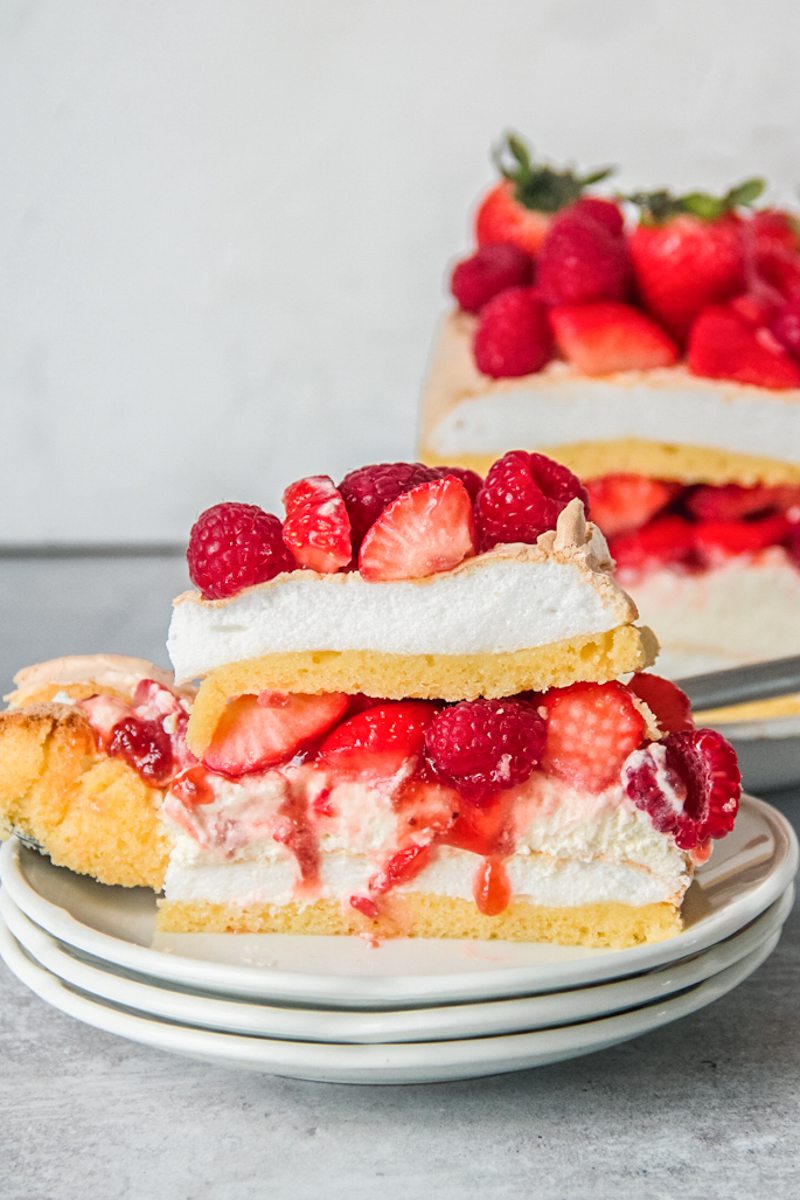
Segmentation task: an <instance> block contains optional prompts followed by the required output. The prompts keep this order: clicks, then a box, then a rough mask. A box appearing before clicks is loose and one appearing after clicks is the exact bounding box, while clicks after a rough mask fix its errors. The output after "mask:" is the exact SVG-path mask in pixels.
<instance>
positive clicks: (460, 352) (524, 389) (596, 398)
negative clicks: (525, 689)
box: [424, 315, 800, 636]
mask: <svg viewBox="0 0 800 1200" xmlns="http://www.w3.org/2000/svg"><path fill="white" fill-rule="evenodd" d="M472 328H473V326H472V322H471V321H470V320H465V319H464V318H463V316H453V315H451V316H449V317H447V318H445V320H444V322H443V324H442V327H441V329H440V331H439V335H438V339H437V345H436V348H435V350H434V356H433V364H432V369H431V374H430V378H429V382H428V389H427V394H426V398H425V404H426V408H427V410H428V425H427V429H426V431H425V434H424V437H425V443H426V448H427V450H428V452H429V453H431V454H434V455H437V456H441V459H442V461H446V460H447V459H448V458H456V457H457V456H458V455H460V454H478V455H488V454H492V453H498V454H500V453H503V451H505V450H507V449H508V447H509V446H526V447H531V448H532V447H536V446H542V447H552V446H558V445H562V444H569V443H572V442H582V441H586V440H588V439H590V438H592V437H597V436H601V437H602V439H603V440H604V441H616V440H618V439H620V440H621V439H627V438H642V439H646V440H650V441H656V442H668V443H669V442H675V441H683V442H687V443H690V444H691V445H694V446H707V447H710V448H715V449H718V450H727V451H730V452H733V453H737V454H747V455H761V456H764V457H767V458H775V459H779V460H781V461H784V462H790V463H797V464H800V390H797V389H790V390H786V391H783V390H780V391H779V390H775V389H768V388H759V387H755V386H752V385H749V384H741V383H735V382H733V381H731V380H724V379H703V378H700V377H699V376H696V375H692V374H691V372H690V371H689V370H688V369H687V368H686V367H685V366H683V365H680V364H679V365H677V366H674V367H668V368H660V369H656V370H651V371H621V372H618V373H616V374H614V375H607V376H596V377H592V376H587V375H583V374H581V373H580V372H579V371H578V370H577V369H576V368H574V367H572V366H570V365H569V364H567V363H561V362H554V363H551V364H549V366H547V367H546V368H545V369H544V370H543V371H540V372H539V373H538V374H536V375H527V376H524V377H523V378H519V379H500V380H493V379H488V378H487V377H486V376H484V375H481V373H480V372H479V371H478V370H477V368H476V367H475V365H474V362H473V359H472V350H471V339H472ZM681 431H683V432H682V433H681ZM660 632H661V631H660V630H659V636H660Z"/></svg>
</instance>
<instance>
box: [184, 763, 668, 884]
mask: <svg viewBox="0 0 800 1200" xmlns="http://www.w3.org/2000/svg"><path fill="white" fill-rule="evenodd" d="M401 777H402V772H401V773H400V776H398V777H396V778H395V779H394V780H392V781H389V782H388V783H387V782H386V781H384V782H383V783H380V784H379V783H375V784H369V783H366V782H363V781H356V780H342V781H338V782H337V781H336V780H335V779H331V777H330V776H329V775H328V774H327V773H326V772H324V771H320V770H318V769H316V768H313V767H308V766H299V767H295V768H286V769H284V770H283V771H268V772H265V773H264V774H263V775H254V776H250V777H247V778H245V779H243V780H241V781H239V782H232V781H226V780H221V779H219V778H215V777H210V782H211V786H212V789H213V792H214V797H215V798H214V802H213V804H208V805H200V806H197V807H195V808H193V809H188V810H187V809H186V808H184V807H183V805H181V804H180V802H179V801H178V800H177V799H176V798H175V797H174V796H171V795H170V796H169V797H168V798H167V801H166V803H165V806H164V810H163V811H164V816H165V818H166V820H167V822H168V824H169V827H170V831H171V833H172V835H173V849H172V854H171V857H170V863H169V867H168V870H167V876H166V882H165V894H166V897H167V899H168V900H207V901H210V902H215V903H237V904H247V903H274V904H285V903H288V902H289V901H290V900H291V901H296V902H298V903H300V904H304V903H310V902H313V900H314V899H316V898H317V897H319V896H323V897H333V898H339V899H341V900H343V902H348V901H349V897H350V896H351V895H352V894H354V893H358V892H361V893H365V892H367V890H368V885H369V880H370V878H371V877H372V876H373V875H374V874H375V873H376V872H377V871H379V870H380V869H381V868H382V867H383V866H384V865H385V863H386V861H387V859H388V858H389V857H390V856H391V855H392V854H394V853H395V852H396V851H397V850H398V849H399V848H400V846H405V845H408V844H411V843H413V842H414V841H417V842H420V843H426V842H427V841H429V840H430V832H429V829H428V827H427V826H426V823H425V820H424V816H425V815H427V816H429V815H430V814H429V813H428V814H424V813H421V812H415V811H414V810H413V809H412V810H408V809H405V808H402V807H401V810H400V811H399V812H398V811H396V810H395V808H394V807H393V804H392V794H393V792H394V791H395V789H396V788H397V786H398V785H399V783H400V781H401ZM298 790H301V791H302V792H303V793H304V795H305V796H306V797H307V807H306V811H307V814H308V820H309V824H310V825H311V827H312V829H313V831H314V835H315V838H316V841H317V845H318V848H319V854H320V869H319V884H318V887H315V888H313V889H311V890H309V889H308V888H307V887H306V886H304V885H302V880H301V874H300V868H299V865H298V862H297V859H296V857H295V856H294V854H293V853H292V852H291V850H289V849H288V848H287V845H286V843H285V840H283V837H282V833H281V825H280V822H281V821H282V819H284V818H283V817H282V809H283V808H284V806H285V804H286V801H287V799H288V798H289V796H290V794H291V793H292V792H293V793H294V794H295V795H296V794H297V792H298ZM420 816H422V817H423V819H420ZM276 833H277V834H278V838H279V839H281V840H276V837H275V835H276ZM512 833H513V853H511V855H510V856H509V857H508V858H506V859H505V866H506V871H507V874H508V878H509V882H510V884H511V887H512V892H513V894H514V895H518V896H523V897H527V898H528V899H530V900H531V901H532V902H534V903H538V904H547V905H554V906H561V905H575V904H588V903H593V902H603V901H611V900H614V901H618V902H620V903H625V904H649V903H655V902H659V901H670V902H673V903H680V900H681V898H682V896H683V894H684V892H685V890H686V888H687V887H688V884H689V881H690V875H691V872H690V869H689V867H688V865H687V864H688V859H687V857H686V855H684V854H682V853H681V851H680V850H678V848H677V847H676V845H675V843H674V841H673V840H672V839H671V838H669V837H667V836H665V835H664V834H660V833H658V832H657V831H656V830H655V829H654V828H653V826H652V824H651V822H650V820H649V818H648V817H647V816H646V814H644V813H642V812H640V811H639V810H638V809H636V808H635V807H634V806H633V804H631V802H630V801H629V800H628V799H627V797H626V796H625V795H624V793H623V791H622V788H621V786H620V785H619V784H615V785H613V786H612V787H610V788H608V789H607V790H606V791H605V792H602V793H600V794H597V795H589V794H585V793H581V792H579V791H577V790H576V789H575V788H573V787H571V786H570V785H569V784H567V783H565V782H563V781H561V780H557V779H554V778H552V777H549V776H545V775H544V774H542V773H540V772H534V774H533V775H532V776H531V777H530V779H529V780H528V781H527V782H526V783H525V784H523V785H522V786H521V787H519V788H516V789H514V792H513V808H512ZM482 861H483V860H482V857H481V856H480V855H478V854H476V853H473V852H471V851H467V850H460V849H455V848H453V847H449V846H437V847H436V849H435V851H434V857H433V859H432V861H431V862H430V863H429V865H427V866H426V867H425V868H424V869H423V870H422V871H420V873H419V875H418V876H417V877H416V878H415V879H414V880H412V881H411V882H410V883H408V884H407V885H402V886H400V887H398V889H397V890H398V891H400V892H402V891H425V892H432V893H437V894H441V895H446V896H460V897H463V898H465V899H469V898H472V895H473V891H472V889H473V885H474V879H475V874H476V871H477V870H478V869H479V867H480V864H481V862H482Z"/></svg>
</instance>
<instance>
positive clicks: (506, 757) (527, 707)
mask: <svg viewBox="0 0 800 1200" xmlns="http://www.w3.org/2000/svg"><path fill="white" fill-rule="evenodd" d="M544 737H545V726H544V721H543V720H542V718H541V717H540V716H539V714H538V712H537V711H536V709H535V708H534V707H533V706H532V705H531V704H526V703H525V702H523V701H518V700H465V701H464V702H463V703H461V704H454V705H453V706H452V707H451V708H446V709H444V710H443V711H442V712H440V713H438V714H437V715H436V716H435V717H434V718H433V720H432V721H431V723H430V725H429V726H428V728H427V730H426V732H425V747H426V750H427V753H428V758H429V760H430V762H431V764H432V766H433V767H434V769H435V771H436V773H437V775H439V776H440V777H441V778H442V779H444V780H445V781H446V782H449V783H452V784H453V785H454V786H455V787H456V788H457V789H458V790H459V792H460V793H461V795H462V796H464V797H465V798H466V799H468V800H471V801H472V802H473V803H480V802H481V801H482V800H488V799H489V797H490V796H491V795H492V794H493V793H495V792H499V791H502V790H503V789H505V788H510V787H516V786H517V785H518V784H520V783H524V782H525V780H526V779H527V778H528V776H529V775H530V774H531V772H532V771H533V769H534V767H535V766H537V764H538V762H539V759H540V758H541V754H542V749H543V747H544Z"/></svg>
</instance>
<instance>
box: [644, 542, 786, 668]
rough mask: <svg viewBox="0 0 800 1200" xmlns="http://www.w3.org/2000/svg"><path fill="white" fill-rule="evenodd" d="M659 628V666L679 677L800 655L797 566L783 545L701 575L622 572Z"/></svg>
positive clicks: (662, 570)
mask: <svg viewBox="0 0 800 1200" xmlns="http://www.w3.org/2000/svg"><path fill="white" fill-rule="evenodd" d="M623 578H624V581H625V584H626V587H627V588H628V589H629V590H630V592H631V594H632V595H633V597H634V599H635V600H636V603H637V605H638V607H639V609H640V611H641V614H642V618H643V620H645V621H646V622H647V623H648V624H651V625H652V627H653V628H654V629H657V630H658V638H659V642H660V643H661V654H660V655H659V660H658V669H659V670H660V671H661V672H662V673H665V674H670V675H673V676H675V677H678V676H680V675H681V674H686V675H689V674H693V673H697V672H702V671H707V670H716V669H720V668H724V667H732V666H735V665H736V664H737V663H743V662H758V661H761V660H763V659H769V658H781V657H783V656H785V655H791V654H800V570H798V568H797V566H796V565H795V564H794V563H793V562H792V561H791V560H790V559H789V556H788V555H787V554H786V552H785V551H784V550H783V549H781V548H780V547H778V546H775V547H772V548H771V549H769V550H765V551H762V552H761V553H760V554H758V555H756V556H751V555H737V556H736V557H735V558H730V559H728V560H727V561H726V562H724V563H721V564H720V565H719V566H714V567H709V568H708V569H707V570H704V571H701V572H696V573H689V574H686V573H681V572H678V571H675V570H670V569H668V568H666V567H665V568H660V569H657V570H653V571H649V572H647V573H646V574H643V575H641V576H639V577H633V576H632V577H631V578H630V579H629V580H628V579H627V578H625V577H623Z"/></svg>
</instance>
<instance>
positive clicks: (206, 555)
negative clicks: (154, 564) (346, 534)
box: [186, 503, 295, 600]
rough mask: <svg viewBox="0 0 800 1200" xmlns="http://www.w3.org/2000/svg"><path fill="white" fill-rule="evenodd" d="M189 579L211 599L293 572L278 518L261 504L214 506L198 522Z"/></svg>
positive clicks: (189, 554) (192, 537)
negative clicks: (259, 505)
mask: <svg viewBox="0 0 800 1200" xmlns="http://www.w3.org/2000/svg"><path fill="white" fill-rule="evenodd" d="M186 561H187V562H188V564H189V578H190V579H191V581H192V583H193V584H194V585H195V587H197V588H199V589H200V591H201V592H202V594H203V597H204V598H205V599H206V600H221V599H222V598H223V597H224V596H233V595H234V594H235V593H236V592H239V591H241V589H242V588H246V587H252V585H253V584H255V583H264V582H265V581H266V580H267V579H272V578H273V577H274V576H275V575H280V573H281V571H293V570H294V567H295V563H294V559H293V558H292V556H291V554H290V553H289V551H288V550H287V549H286V547H285V546H284V544H283V537H282V527H281V523H280V521H279V520H278V518H277V517H274V516H273V515H272V513H267V512H264V510H263V508H259V507H258V505H256V504H232V503H228V504H214V505H213V506H212V507H211V508H207V509H206V511H205V512H204V513H201V514H200V516H199V517H198V518H197V520H196V521H195V523H194V525H193V526H192V532H191V533H190V534H189V549H188V550H187V551H186Z"/></svg>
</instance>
